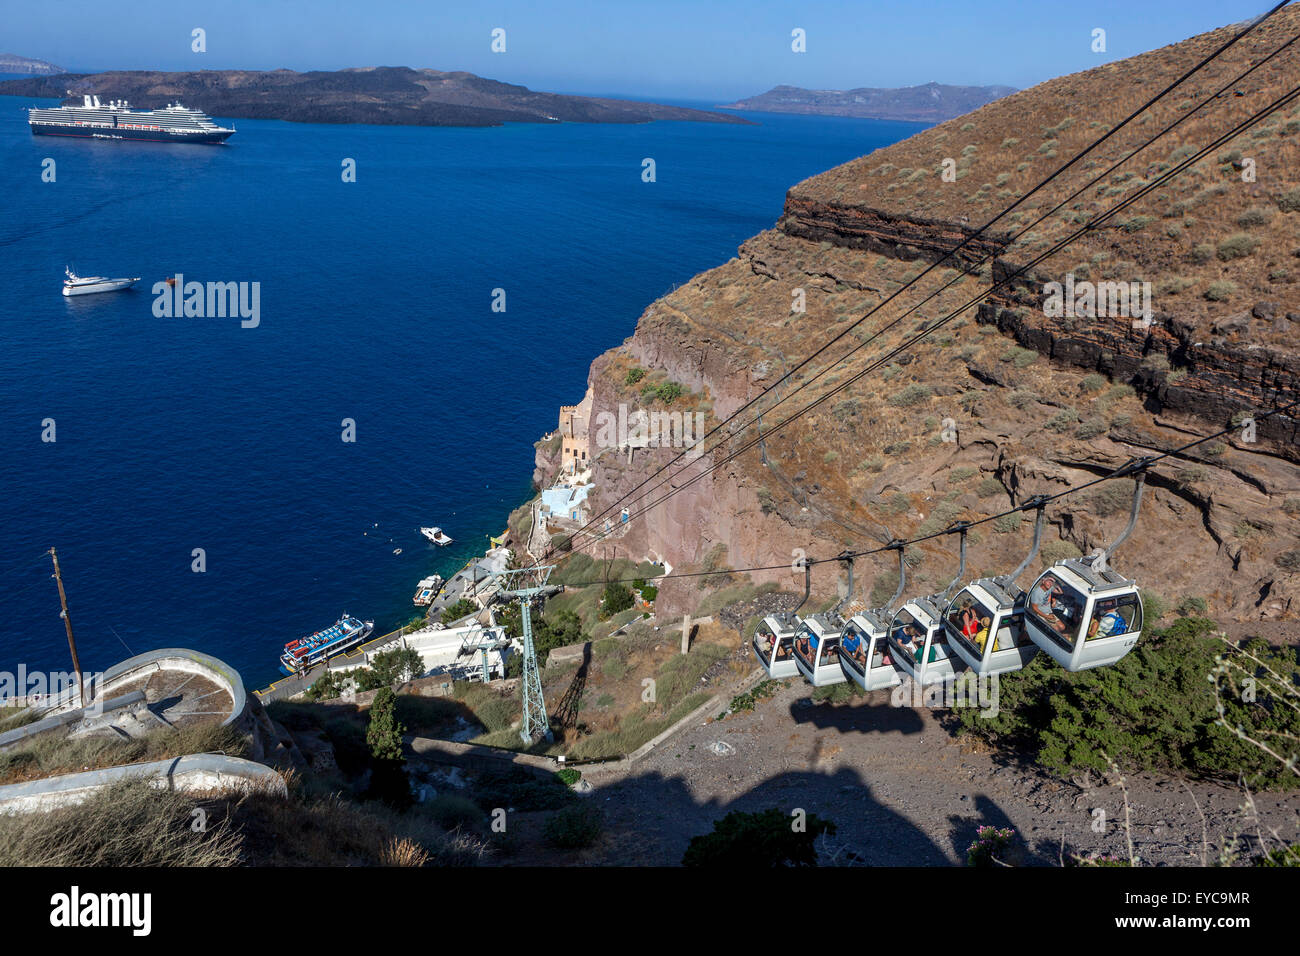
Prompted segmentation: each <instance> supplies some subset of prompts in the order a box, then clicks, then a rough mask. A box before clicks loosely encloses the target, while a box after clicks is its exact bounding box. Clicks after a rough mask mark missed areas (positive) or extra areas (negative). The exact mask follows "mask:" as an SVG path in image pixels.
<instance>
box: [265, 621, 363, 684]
mask: <svg viewBox="0 0 1300 956" xmlns="http://www.w3.org/2000/svg"><path fill="white" fill-rule="evenodd" d="M374 629H375V622H374V621H361V620H358V619H357V618H355V617H353V616H352V615H350V614H344V615H343V616H342V617H341V618H339V619H338V620H337V621H335V622H334V623H333V624H332V625H330V626H329V627H327V628H325V630H323V631H317V632H316V633H315V634H309V635H308V636H307V637H301V638H299V639H298V640H296V641H290V642H289V643H288V644H286V645H284V653H283V654H281V655H280V670H281V671H282V672H283V673H285V674H287V675H289V676H293V675H295V674H298V673H301V672H302V671H305V670H310V669H311V668H313V667H315V666H316V665H317V664H319V663H321V662H322V661H326V660H329V659H330V658H331V657H335V656H337V655H339V654H342V653H344V652H345V651H349V650H351V649H352V648H354V647H356V646H357V645H358V644H360V643H361V642H362V641H364V640H365V639H366V638H367V637H369V636H370V632H371V631H373V630H374Z"/></svg>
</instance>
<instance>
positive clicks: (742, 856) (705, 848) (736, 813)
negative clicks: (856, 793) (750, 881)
mask: <svg viewBox="0 0 1300 956" xmlns="http://www.w3.org/2000/svg"><path fill="white" fill-rule="evenodd" d="M794 822H795V821H794V819H793V818H792V817H790V816H788V815H786V813H784V812H783V811H782V810H779V809H777V808H776V807H773V808H771V809H770V810H763V811H760V812H758V813H745V812H743V811H740V810H733V811H731V812H730V813H728V814H727V815H726V816H725V817H723V818H722V819H721V820H715V821H714V823H713V832H712V833H707V834H705V835H703V836H696V837H691V842H690V844H689V845H688V846H687V847H686V854H685V855H684V856H683V857H682V866H699V867H712V868H717V869H719V870H722V871H726V872H731V873H750V872H753V871H755V870H760V869H771V868H772V867H777V866H816V865H817V843H816V840H817V837H819V836H821V835H822V834H823V833H825V834H827V835H830V836H833V835H834V834H835V829H836V828H835V824H834V823H832V822H831V821H829V820H823V819H822V818H821V817H819V816H817V814H815V813H810V814H808V817H807V819H806V820H805V821H804V826H803V827H802V828H801V829H799V830H796V828H795V826H794Z"/></svg>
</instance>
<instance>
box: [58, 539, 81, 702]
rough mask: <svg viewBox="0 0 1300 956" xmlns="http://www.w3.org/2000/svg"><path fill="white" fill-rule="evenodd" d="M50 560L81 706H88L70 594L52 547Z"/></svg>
mask: <svg viewBox="0 0 1300 956" xmlns="http://www.w3.org/2000/svg"><path fill="white" fill-rule="evenodd" d="M50 560H51V561H53V562H54V580H55V581H56V582H58V585H59V605H60V606H61V607H62V608H63V611H62V612H61V613H60V614H59V617H61V618H63V626H64V628H66V629H67V632H68V650H70V651H71V652H72V672H73V673H74V674H76V675H77V688H78V689H79V690H80V691H81V706H82V707H85V706H86V682H85V681H84V680H82V679H81V662H80V661H78V660H77V641H76V639H75V638H74V637H73V636H72V618H71V617H69V616H68V596H67V594H65V593H64V591H63V575H62V574H61V573H59V556H58V554H56V553H55V551H54V549H53V548H50Z"/></svg>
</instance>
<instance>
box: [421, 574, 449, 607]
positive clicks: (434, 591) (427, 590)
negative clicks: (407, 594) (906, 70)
mask: <svg viewBox="0 0 1300 956" xmlns="http://www.w3.org/2000/svg"><path fill="white" fill-rule="evenodd" d="M442 585H443V580H442V575H440V574H432V575H430V576H429V577H427V578H423V579H421V581H420V583H419V584H417V585H416V586H415V605H416V607H428V606H429V605H430V604H432V603H433V599H434V598H436V597H437V596H438V592H440V591H441V590H442Z"/></svg>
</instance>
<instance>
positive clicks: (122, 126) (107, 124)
mask: <svg viewBox="0 0 1300 956" xmlns="http://www.w3.org/2000/svg"><path fill="white" fill-rule="evenodd" d="M82 99H83V101H84V102H83V103H82V105H81V106H56V107H51V108H41V107H33V108H32V109H29V110H28V111H27V122H28V123H29V124H30V125H31V128H32V135H34V136H86V137H91V138H93V139H143V140H149V141H150V142H155V143H224V142H225V141H226V140H227V139H229V138H230V137H231V135H233V134H234V132H235V130H234V128H233V127H225V126H218V125H217V124H216V123H214V122H213V121H212V120H211V119H210V118H209V117H208V115H207V114H206V113H204V112H203V111H201V110H192V109H189V108H187V107H184V106H181V104H180V103H169V104H167V106H166V107H165V108H163V109H160V110H133V109H131V104H130V103H128V102H126V100H112V101H110V102H108V103H100V102H99V97H98V96H84V97H82Z"/></svg>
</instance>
